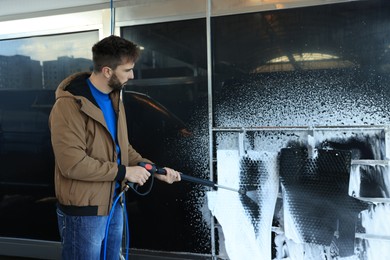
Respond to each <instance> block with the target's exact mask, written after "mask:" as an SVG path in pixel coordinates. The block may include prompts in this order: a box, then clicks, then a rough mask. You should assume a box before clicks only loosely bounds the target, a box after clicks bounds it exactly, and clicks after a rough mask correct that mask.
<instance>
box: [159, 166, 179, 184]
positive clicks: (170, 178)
mask: <svg viewBox="0 0 390 260" xmlns="http://www.w3.org/2000/svg"><path fill="white" fill-rule="evenodd" d="M164 169H165V171H166V172H167V173H166V174H155V175H154V177H156V178H157V179H159V180H160V181H165V182H166V183H169V184H172V183H174V182H177V181H181V177H180V172H178V171H175V170H173V169H171V168H167V167H164Z"/></svg>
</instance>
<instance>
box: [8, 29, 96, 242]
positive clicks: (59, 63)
mask: <svg viewBox="0 0 390 260" xmlns="http://www.w3.org/2000/svg"><path fill="white" fill-rule="evenodd" d="M97 41H98V32H97V31H89V32H81V33H70V34H61V35H49V36H40V37H30V38H21V39H10V40H1V41H0V201H1V203H0V236H8V237H19V238H34V239H42V240H58V239H59V237H58V234H57V233H58V229H57V224H56V215H55V197H54V187H53V184H54V183H53V177H54V158H53V154H52V148H51V143H50V133H49V129H48V116H49V113H50V110H51V107H52V105H53V103H54V91H55V88H56V87H57V86H58V83H60V81H61V80H63V79H64V78H65V77H66V76H68V75H70V74H71V73H73V72H76V71H80V70H87V71H90V70H91V65H92V61H91V47H92V45H93V44H94V43H95V42H97ZM26 216H28V217H26Z"/></svg>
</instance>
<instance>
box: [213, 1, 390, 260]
mask: <svg viewBox="0 0 390 260" xmlns="http://www.w3.org/2000/svg"><path fill="white" fill-rule="evenodd" d="M389 12H390V2H389V1H387V0H378V1H352V2H348V3H340V4H329V5H319V6H315V7H307V8H294V9H286V10H277V11H268V12H258V13H248V14H240V15H231V16H221V17H214V18H212V39H213V55H214V60H213V101H214V119H215V125H216V127H217V128H222V130H226V129H227V128H228V129H227V130H226V131H228V130H229V129H231V128H232V127H237V128H240V129H242V128H245V129H244V131H241V132H239V133H237V132H236V133H234V132H233V133H231V131H230V130H229V131H230V132H228V134H226V133H225V132H218V133H217V134H216V141H217V142H216V148H217V150H218V151H217V155H218V156H219V157H218V156H217V160H218V177H219V178H223V179H224V180H234V181H236V182H234V183H233V182H232V184H236V185H237V180H239V185H240V187H244V188H246V189H248V188H249V189H253V190H254V191H255V192H256V198H255V202H257V203H254V202H253V201H251V200H250V199H248V198H247V199H246V201H245V200H244V199H242V200H241V201H239V200H238V199H237V200H236V202H237V204H238V205H240V206H242V207H238V206H236V204H234V203H235V201H233V200H230V201H227V200H226V201H223V200H220V201H218V204H215V205H212V206H211V207H213V206H214V207H213V209H214V210H215V212H217V214H216V219H217V220H218V221H220V223H223V225H222V230H223V231H224V233H225V241H228V240H229V241H230V244H228V245H226V247H227V249H226V251H227V252H233V253H234V252H245V253H247V254H248V255H251V257H253V258H256V259H262V258H264V259H273V258H275V257H276V256H277V257H278V259H285V258H291V259H304V258H305V259H309V258H310V259H311V258H313V259H314V258H315V259H327V258H328V257H331V258H332V259H333V258H334V259H336V258H355V257H356V258H360V257H362V258H364V259H366V256H368V257H369V258H373V259H381V258H388V256H389V254H390V253H389V250H381V253H376V252H379V251H378V250H377V249H376V248H377V247H378V248H385V247H386V246H385V245H388V243H389V242H388V239H387V238H386V237H387V236H388V235H389V232H388V231H389V224H388V221H387V218H388V212H389V207H388V202H389V200H390V198H389V192H390V186H389V185H388V183H389V178H388V176H389V169H388V168H389V167H388V158H389V154H388V147H389V146H388V142H389V141H390V140H389V135H388V127H389V125H390V112H389V111H390V101H389V100H390V93H389V89H390V76H389V75H390V73H389V72H390V66H389V62H390V34H389V28H390V16H389ZM239 134H240V135H239ZM234 146H235V148H234ZM232 147H233V148H232ZM229 149H230V150H229ZM231 149H233V150H234V149H235V151H233V152H232V151H231ZM243 150H244V151H243ZM240 153H242V154H240ZM365 160H367V162H366V161H365ZM382 160H384V161H382ZM229 163H230V164H229ZM226 165H234V166H237V169H236V170H235V171H234V169H233V171H228V169H227V168H228V167H227V166H226ZM224 170H225V171H224ZM279 187H281V189H280V190H279V192H280V194H279V198H275V197H272V195H275V190H278V189H279ZM272 199H274V200H272ZM382 202H385V203H383V204H382ZM256 204H257V205H256ZM374 205H375V206H374ZM377 205H378V207H376V206H377ZM237 209H238V212H239V213H242V215H241V217H240V215H239V214H235V215H234V216H235V218H231V217H230V215H229V213H230V212H237ZM248 220H249V221H251V223H252V226H250V225H246V226H245V227H244V225H242V226H240V224H242V223H245V221H248ZM271 222H272V226H273V228H274V229H271ZM248 226H249V228H248ZM244 228H245V229H244ZM272 231H273V232H272ZM271 233H272V240H271ZM232 234H240V235H242V236H243V237H247V238H248V241H247V243H246V244H245V245H244V244H240V242H241V241H240V240H239V239H238V237H237V236H234V235H232ZM270 243H272V250H271V245H270ZM247 245H253V247H251V248H249V246H247ZM256 245H257V246H256ZM271 251H272V256H271ZM379 254H380V255H379ZM229 257H232V258H234V256H233V255H229ZM244 258H245V257H244Z"/></svg>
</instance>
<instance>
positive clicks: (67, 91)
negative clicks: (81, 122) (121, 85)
mask: <svg viewBox="0 0 390 260" xmlns="http://www.w3.org/2000/svg"><path fill="white" fill-rule="evenodd" d="M90 76H91V72H79V73H75V74H72V75H70V76H68V77H67V78H65V79H64V80H63V81H62V82H61V83H60V85H59V86H58V88H57V90H56V92H55V97H56V100H57V99H59V98H76V99H78V100H80V101H81V102H82V100H83V98H82V97H84V98H86V99H87V100H89V101H90V102H92V103H93V104H94V105H95V106H97V107H99V105H98V104H97V102H96V100H95V98H94V97H93V96H92V93H91V90H90V89H89V87H88V84H87V79H88V78H89V77H90ZM110 97H111V100H113V105H114V110H115V111H116V112H118V110H119V107H118V105H119V99H120V91H112V92H111V93H110Z"/></svg>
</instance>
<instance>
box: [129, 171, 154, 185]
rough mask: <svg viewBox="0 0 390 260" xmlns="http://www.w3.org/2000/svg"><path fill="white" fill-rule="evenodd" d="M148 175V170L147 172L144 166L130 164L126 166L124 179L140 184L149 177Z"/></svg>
mask: <svg viewBox="0 0 390 260" xmlns="http://www.w3.org/2000/svg"><path fill="white" fill-rule="evenodd" d="M150 175H151V174H150V172H148V171H147V170H146V169H145V168H144V167H141V166H130V167H126V175H125V179H126V180H127V181H129V182H133V183H137V184H138V185H140V186H142V185H144V184H145V182H146V181H147V180H148V179H149V177H150Z"/></svg>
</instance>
